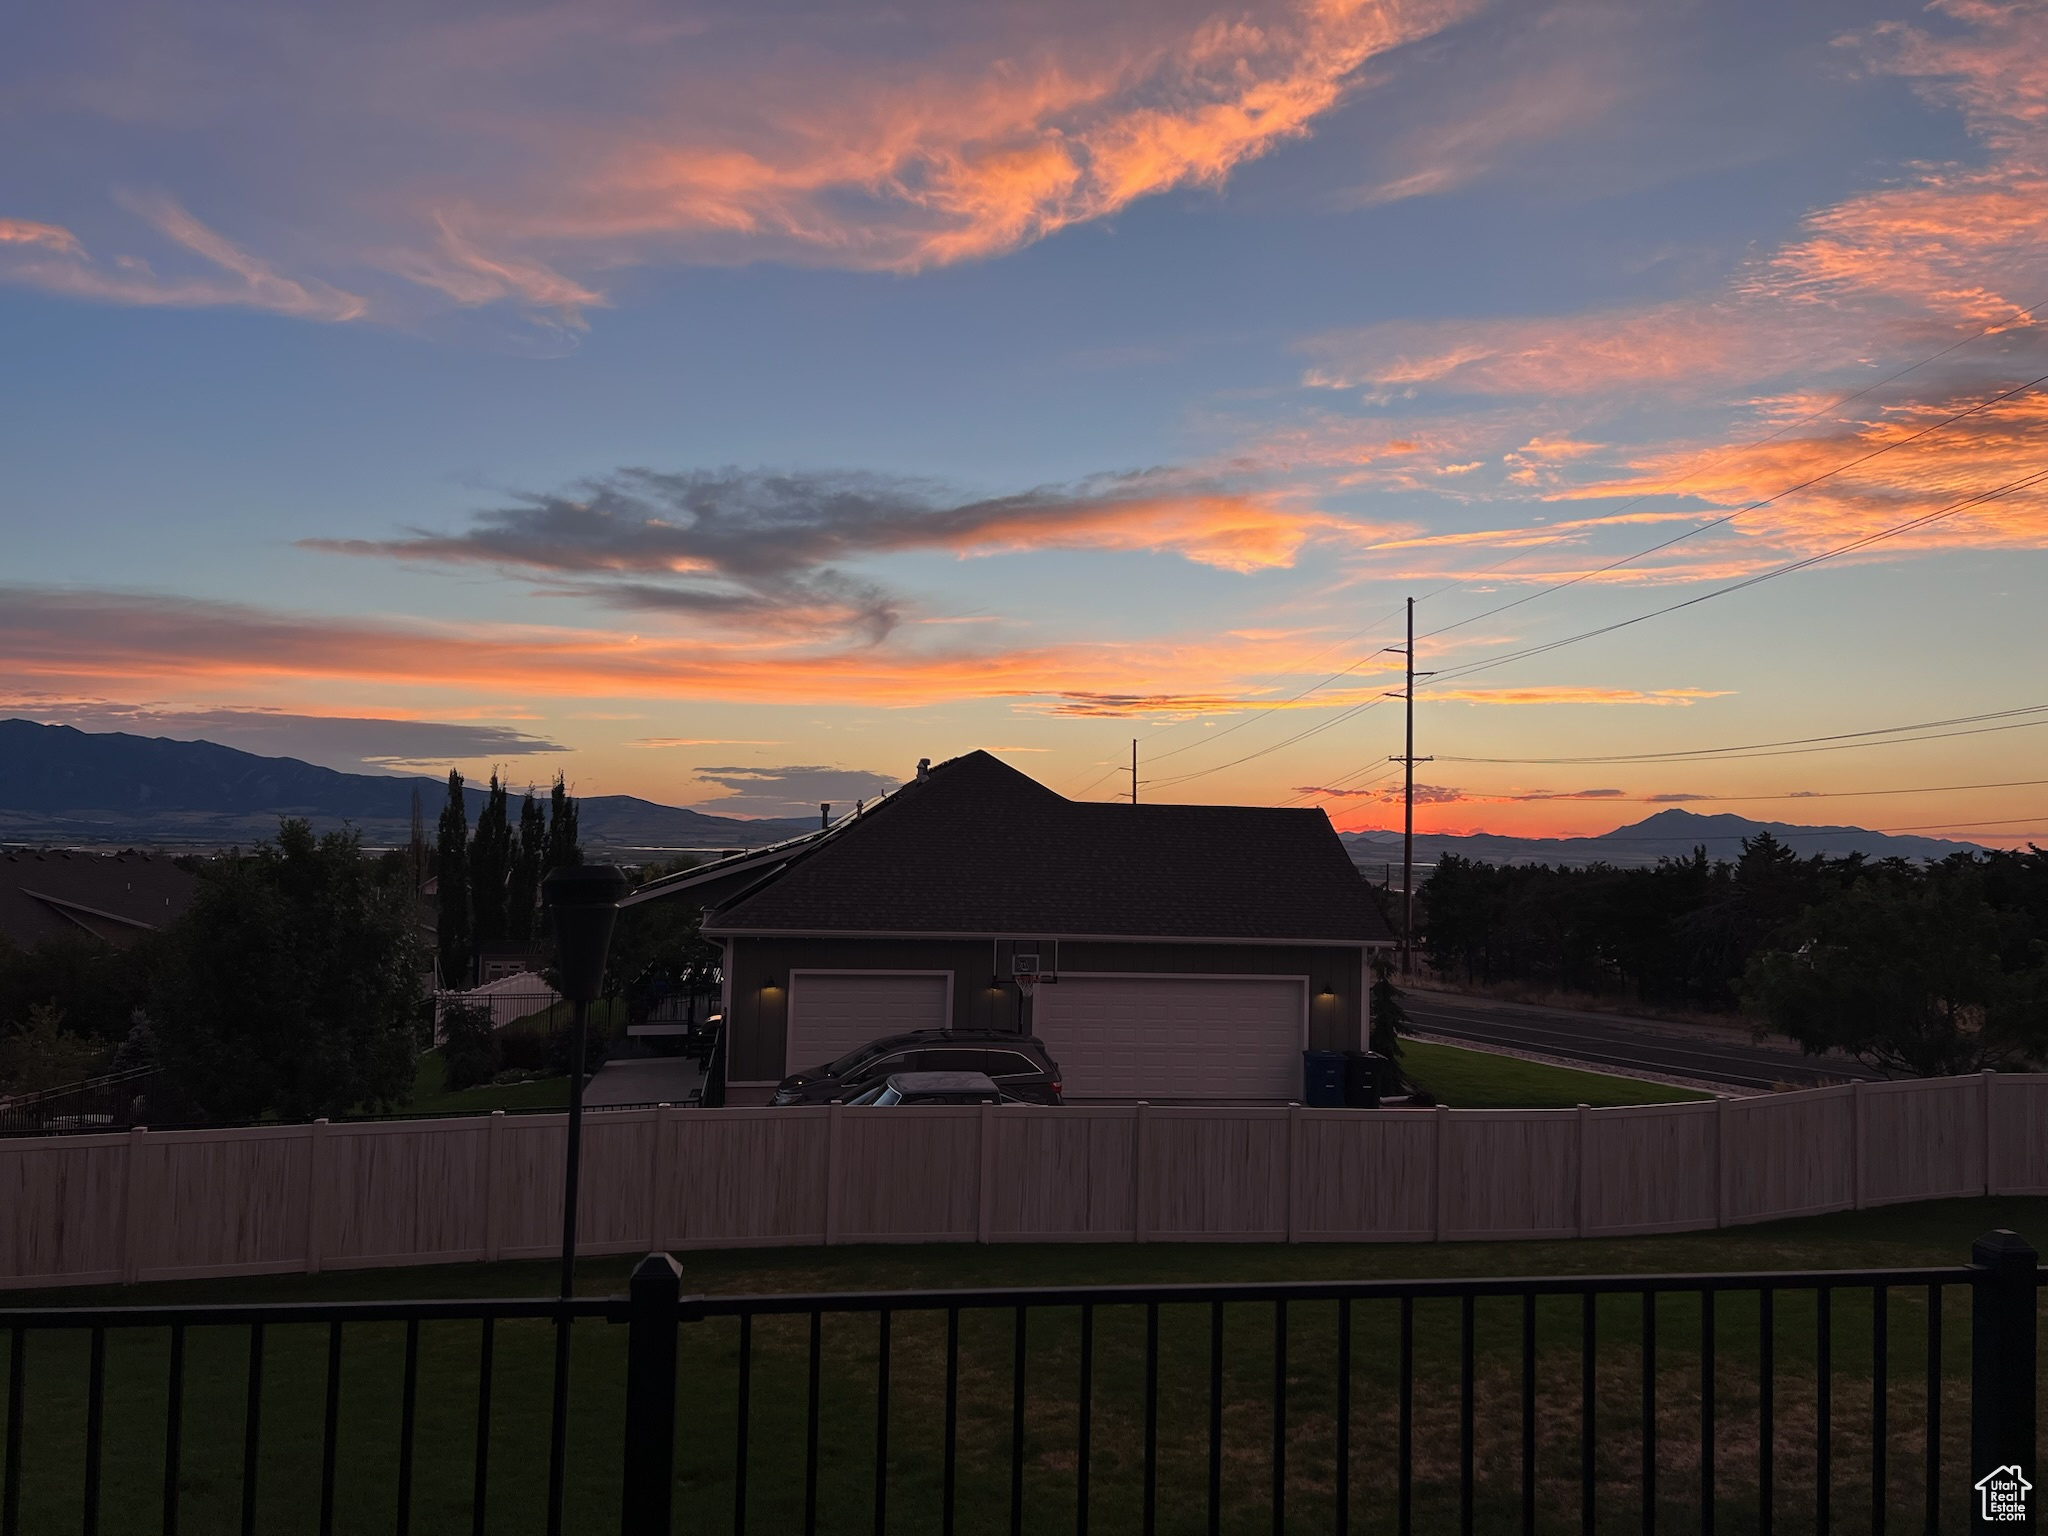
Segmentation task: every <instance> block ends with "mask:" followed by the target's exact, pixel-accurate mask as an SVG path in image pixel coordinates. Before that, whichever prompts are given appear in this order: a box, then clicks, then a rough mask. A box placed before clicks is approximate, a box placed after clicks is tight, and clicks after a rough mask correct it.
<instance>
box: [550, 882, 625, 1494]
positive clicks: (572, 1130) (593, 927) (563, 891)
mask: <svg viewBox="0 0 2048 1536" xmlns="http://www.w3.org/2000/svg"><path fill="white" fill-rule="evenodd" d="M625 894H626V877H625V876H624V875H622V874H621V873H619V871H618V870H617V869H616V868H615V867H613V866H612V865H610V864H564V865H562V866H561V867H560V868H558V869H553V870H550V871H549V872H548V877H547V879H546V880H544V881H542V882H541V895H542V897H543V899H544V900H545V901H546V902H547V909H548V917H549V919H550V921H551V922H552V923H553V925H554V930H555V968H556V970H557V972H558V973H559V974H560V976H561V978H562V995H563V996H564V997H566V998H568V999H569V1001H570V1003H571V1004H572V1005H573V1006H574V1009H575V1022H574V1025H573V1028H574V1030H575V1035H576V1044H575V1057H574V1061H573V1064H572V1066H571V1068H570V1073H569V1151H568V1158H567V1164H566V1166H565V1167H564V1168H563V1170H562V1300H564V1301H567V1300H568V1299H569V1298H570V1297H571V1296H572V1295H574V1294H575V1289H576V1187H577V1185H578V1183H580V1182H581V1179H582V1169H583V1072H584V1066H585V1063H586V1061H587V1060H588V1058H589V1043H590V1005H591V1003H592V1002H594V1001H595V1000H596V998H597V997H598V994H599V993H601V992H602V991H603V990H604V961H605V954H606V952H607V951H609V950H610V949H611V947H612V925H613V924H614V923H616V922H617V921H618V918H619V898H620V897H621V896H623V895H625ZM548 1450H549V1465H548V1498H549V1502H550V1505H551V1509H550V1515H551V1516H552V1518H551V1519H550V1522H549V1523H550V1525H551V1526H559V1525H560V1513H561V1511H560V1502H559V1501H560V1499H561V1497H562V1487H563V1475H564V1472H565V1470H566V1468H567V1465H568V1454H569V1313H568V1311H567V1309H566V1308H565V1309H564V1310H563V1311H562V1313H561V1315H560V1316H559V1317H557V1318H556V1320H555V1422H554V1430H553V1435H552V1437H551V1443H550V1445H549V1447H548Z"/></svg>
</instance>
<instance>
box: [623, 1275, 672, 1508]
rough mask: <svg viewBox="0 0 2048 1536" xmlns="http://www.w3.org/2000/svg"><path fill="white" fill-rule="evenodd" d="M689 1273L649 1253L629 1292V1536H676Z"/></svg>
mask: <svg viewBox="0 0 2048 1536" xmlns="http://www.w3.org/2000/svg"><path fill="white" fill-rule="evenodd" d="M682 1282H683V1268H682V1266H681V1265H680V1264H678V1263H676V1261H675V1260H674V1259H673V1258H671V1257H670V1256H669V1255H668V1254H665V1253H650V1254H649V1255H647V1257H646V1258H644V1259H642V1260H641V1261H640V1262H639V1264H638V1265H637V1266H635V1268H634V1270H633V1278H632V1280H631V1281H630V1282H629V1284H628V1287H627V1292H626V1476H625V1487H624V1496H623V1498H622V1500H621V1517H620V1521H619V1529H620V1531H621V1532H622V1533H623V1536H669V1530H670V1523H671V1518H672V1517H671V1510H672V1507H673V1503H674V1496H675V1467H676V1325H677V1322H678V1318H677V1314H676V1302H677V1299H678V1298H679V1297H680V1296H681V1295H682V1289H683V1283H682Z"/></svg>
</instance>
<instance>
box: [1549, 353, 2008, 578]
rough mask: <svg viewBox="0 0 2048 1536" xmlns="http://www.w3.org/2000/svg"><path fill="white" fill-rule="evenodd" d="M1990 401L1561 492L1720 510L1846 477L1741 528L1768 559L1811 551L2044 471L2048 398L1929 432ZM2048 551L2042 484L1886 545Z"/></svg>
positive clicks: (1662, 458) (1923, 409)
mask: <svg viewBox="0 0 2048 1536" xmlns="http://www.w3.org/2000/svg"><path fill="white" fill-rule="evenodd" d="M1981 398H1982V397H1981V396H1977V397H1972V396H1962V397H1958V398H1951V399H1943V400H1927V401H1922V402H1919V403H1916V404H1913V405H1909V406H1903V407H1900V408H1899V409H1897V410H1894V411H1889V412H1885V413H1883V414H1881V415H1876V416H1874V417H1873V419H1869V420H1863V421H1854V422H1850V423H1847V424H1843V425H1839V426H1836V427H1834V428H1833V429H1832V430H1829V431H1825V432H1817V433H1813V434H1810V435H1798V436H1787V437H1781V438H1777V439H1775V440H1773V441H1770V442H1767V443H1762V444H1759V445H1756V446H1754V447H1750V448H1744V449H1740V450H1735V451H1725V450H1723V451H1719V452H1717V453H1716V454H1715V455H1714V456H1713V457H1711V458H1710V459H1707V460H1706V461H1705V462H1702V458H1701V455H1699V454H1698V453H1697V452H1690V451H1664V452H1652V453H1649V454H1645V455H1643V456H1642V457H1641V458H1640V459H1639V460H1638V461H1637V463H1636V465H1635V472H1634V473H1632V474H1627V475H1623V476H1619V477H1616V478H1614V479H1611V480H1606V481H1599V482H1595V483H1593V484H1589V485H1583V486H1579V487H1576V488H1575V489H1573V490H1571V491H1569V492H1561V493H1558V494H1560V495H1566V496H1571V497H1584V498H1597V497H1608V496H1616V495H1661V494H1684V495H1687V496H1692V497H1698V498H1700V499H1702V500H1704V501H1707V502H1709V503H1711V504H1713V505H1716V506H1724V507H1743V506H1745V505H1747V504H1748V503H1751V502H1755V501H1760V500H1763V499H1764V498H1766V497H1770V496H1776V495H1778V494H1779V493H1780V492H1782V491H1783V490H1784V489H1785V488H1786V487H1788V486H1794V485H1799V484H1802V483H1803V482H1806V481H1810V480H1814V479H1815V478H1816V477H1818V476H1820V475H1822V474H1828V473H1829V472H1830V471H1835V473H1832V474H1830V476H1829V478H1827V479H1826V480H1823V481H1820V483H1818V484H1815V485H1812V486H1810V487H1808V488H1807V489H1805V490H1801V491H1798V492H1796V493H1795V494H1792V495H1789V496H1785V497H1784V498H1783V499H1781V500H1777V501H1773V502H1772V503H1771V504H1770V505H1768V506H1765V507H1759V508H1757V509H1756V510H1754V511H1745V512H1743V513H1742V515H1741V517H1740V518H1739V520H1738V522H1737V524H1736V525H1735V527H1736V528H1737V529H1738V530H1739V532H1740V534H1741V536H1742V538H1743V540H1744V541H1745V542H1747V543H1749V544H1752V545H1754V546H1756V547H1757V548H1758V550H1759V552H1760V553H1761V552H1763V551H1766V550H1774V551H1785V552H1793V553H1810V552H1814V551H1818V550H1822V549H1827V548H1832V547H1834V546H1837V545H1839V544H1841V543H1843V542H1845V541H1847V540H1849V539H1853V538H1861V537H1865V536H1868V535H1870V534H1873V533H1877V532H1880V531H1882V530H1884V529H1887V528H1891V527H1894V526H1896V525H1898V524H1900V523H1903V522H1905V521H1907V520H1908V519H1910V518H1913V517H1916V516H1924V515H1926V514H1929V513H1934V512H1938V511H1940V510H1941V509H1942V508H1944V507H1947V506H1949V505H1950V504H1952V503H1955V502H1958V501H1961V500H1964V499H1966V498H1969V497H1972V496H1978V495H1982V494H1984V493H1987V492H1991V491H1993V490H1995V489H1996V488H1998V487H2001V486H2004V485H2008V484H2011V483H2013V482H2015V481H2019V480H2023V479H2025V478H2027V477H2029V476H2032V475H2034V474H2036V473H2038V472H2039V470H2040V469H2041V467H2042V465H2041V458H2040V445H2041V442H2042V440H2043V436H2044V434H2048V395H2044V394H2042V393H2040V392H2032V393H2027V394H2023V395H2019V396H2016V397H2015V398H2012V399H2009V400H2006V401H2003V402H2001V403H1999V404H1997V405H1994V406H1991V407H1990V408H1989V409H1986V410H1984V411H1981V412H1979V413H1977V414H1974V415H1971V416H1969V417H1967V418H1965V419H1964V420H1962V421H1958V422H1956V423H1955V424H1954V425H1952V426H1949V427H1945V428H1942V429H1941V430H1938V431H1932V432H1930V431H1928V430H1927V429H1928V428H1930V427H1934V426H1936V425H1937V424H1939V423H1941V422H1943V421H1944V420H1946V419H1947V418H1948V417H1950V416H1952V415H1954V414H1955V413H1956V412H1957V411H1960V410H1963V409H1966V408H1968V407H1969V406H1970V405H1972V404H1975V403H1976V401H1977V400H1978V399H1981ZM1923 434H1924V435H1923ZM1880 452H1881V456H1878V457H1872V456H1871V455H1873V454H1874V453H1880ZM1858 460H1862V461H1863V462H1860V463H1859V462H1857V461H1858ZM1844 466H1848V467H1846V468H1845V467H1844ZM2043 547H2048V488H2044V487H2040V486H2036V487H2032V488H2028V489H2025V490H2021V491H2018V492H2015V493H2013V494H2009V495H2002V496H1999V497H1997V498H1996V499H1992V500H1985V501H1982V502H1979V503H1978V504H1975V505H1971V506H1965V507H1961V508H1959V509H1958V510H1956V511H1955V512H1953V513H1951V514H1949V515H1947V516H1944V517H1941V518H1940V519H1939V520H1938V521H1936V522H1932V523H1929V524H1928V525H1926V526H1925V527H1922V528H1918V529H1914V530H1912V531H1910V532H1907V533H1904V534H1901V535H1899V536H1898V537H1897V538H1896V539H1893V540H1889V541H1887V543H1886V544H1884V545H1881V546H1879V548H1880V550H1882V551H1884V552H1885V553H1887V554H1896V553H1897V552H1899V551H1912V550H1927V549H1949V548H1978V549H1996V548H2007V549H2039V548H2043Z"/></svg>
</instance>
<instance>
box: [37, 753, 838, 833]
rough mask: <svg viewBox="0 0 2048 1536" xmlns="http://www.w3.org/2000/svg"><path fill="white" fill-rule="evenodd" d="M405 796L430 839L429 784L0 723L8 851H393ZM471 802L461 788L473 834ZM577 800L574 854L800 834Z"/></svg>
mask: <svg viewBox="0 0 2048 1536" xmlns="http://www.w3.org/2000/svg"><path fill="white" fill-rule="evenodd" d="M415 790H417V791H418V792H419V794H420V797H421V799H422V800H423V801H424V802H425V810H426V813H427V830H428V835H429V836H431V835H432V831H433V820H434V816H435V814H436V812H437V811H438V809H439V807H440V806H441V804H442V802H443V800H444V798H445V796H446V795H447V786H446V784H445V782H444V781H443V780H440V779H433V778H423V777H402V776H396V775H386V774H369V773H342V772H340V771H339V770H337V769H333V768H322V767H319V766H318V765H316V764H313V763H307V762H301V761H300V760H299V759H298V758H295V757H259V756H257V755H256V754H255V753H253V752H244V751H242V750H240V749H239V748H236V747H224V746H222V745H220V744H219V743H218V742H212V741H178V740H174V739H172V738H170V737H165V736H135V735H130V734H128V733H127V732H125V731H81V730H78V729H76V728H75V727H72V726H68V725H43V724H40V723H38V722H37V721H33V720H0V839H4V840H5V841H8V842H108V841H121V842H140V843H152V842H171V843H184V844H206V843H215V844H225V843H241V844H244V845H246V844H248V843H251V842H254V841H255V840H256V839H258V838H262V837H270V836H273V835H275V833H276V831H277V823H278V819H279V818H280V817H282V816H303V817H305V818H306V819H307V820H309V821H311V822H312V823H313V824H314V826H315V827H316V828H318V829H319V830H322V831H325V830H328V829H330V828H333V827H338V826H340V825H342V824H343V823H347V824H349V825H351V826H354V827H356V828H357V829H358V830H360V831H361V832H362V833H363V835H364V837H365V838H366V839H367V840H369V841H371V842H373V843H386V844H389V843H402V842H404V841H405V840H406V838H407V837H408V835H409V834H410V831H411V823H412V797H413V792H414V791H415ZM484 793H485V792H484V789H483V788H482V786H480V785H476V784H471V785H469V786H468V787H467V796H466V798H467V799H468V801H469V805H470V815H471V819H472V820H474V818H475V814H476V811H477V810H478V809H479V808H480V807H481V806H482V804H483V798H484ZM578 800H579V803H580V805H581V806H582V817H581V822H580V825H581V830H582V834H583V839H584V841H585V842H586V843H587V844H589V845H591V846H594V847H601V848H615V849H620V850H624V851H637V852H655V851H659V850H663V849H669V848H715V847H732V848H749V847H758V846H760V845H761V844H763V843H772V842H779V841H781V840H782V839H783V838H786V837H790V836H793V835H795V834H796V833H797V832H799V831H807V830H809V828H808V825H805V826H801V827H800V826H797V825H795V824H793V823H790V822H786V821H766V820H764V821H741V820H736V819H734V818H732V817H726V816H710V815H706V814H705V813H703V812H702V811H692V810H686V809H684V808H682V807H680V806H672V805H658V804H656V803H655V802H653V801H651V800H641V799H638V798H636V797H635V796H632V795H590V796H579V797H578Z"/></svg>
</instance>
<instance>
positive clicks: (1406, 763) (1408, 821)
mask: <svg viewBox="0 0 2048 1536" xmlns="http://www.w3.org/2000/svg"><path fill="white" fill-rule="evenodd" d="M1399 649H1400V651H1401V654H1402V656H1403V657H1405V658H1406V659H1407V663H1408V668H1407V670H1408V685H1407V687H1406V688H1404V689H1402V691H1401V699H1402V710H1403V713H1404V714H1405V715H1406V717H1407V723H1406V727H1405V735H1404V737H1403V740H1402V747H1401V755H1400V756H1399V757H1397V758H1395V759H1394V761H1395V762H1397V763H1400V764H1401V765H1402V767H1403V768H1404V769H1405V770H1406V789H1405V791H1404V793H1403V795H1402V813H1401V974H1402V975H1403V976H1407V975H1408V974H1409V973H1410V971H1412V970H1413V969H1414V966H1415V765H1416V764H1417V763H1427V762H1430V761H1432V759H1430V758H1427V757H1417V756H1416V755H1415V678H1416V671H1415V599H1414V598H1412V597H1411V598H1409V599H1408V643H1407V645H1405V646H1402V647H1399ZM1421 675H1422V676H1423V677H1431V676H1434V675H1435V674H1433V673H1429V672H1424V673H1422V674H1421Z"/></svg>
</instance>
